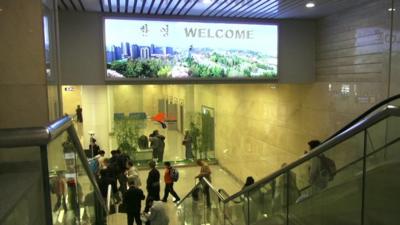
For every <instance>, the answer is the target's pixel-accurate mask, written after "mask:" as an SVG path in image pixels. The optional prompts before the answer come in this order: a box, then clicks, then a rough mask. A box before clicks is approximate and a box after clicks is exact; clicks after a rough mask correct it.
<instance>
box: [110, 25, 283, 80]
mask: <svg viewBox="0 0 400 225" xmlns="http://www.w3.org/2000/svg"><path fill="white" fill-rule="evenodd" d="M104 34H105V42H104V46H105V59H106V64H107V75H106V76H107V78H109V79H123V78H136V79H148V78H171V79H179V78H181V79H185V78H186V79H190V78H221V79H226V78H256V77H258V78H268V79H275V78H277V74H278V71H277V68H278V57H277V55H278V27H277V25H264V24H263V25H259V24H232V23H200V22H175V21H154V20H133V19H110V18H106V19H105V20H104Z"/></svg>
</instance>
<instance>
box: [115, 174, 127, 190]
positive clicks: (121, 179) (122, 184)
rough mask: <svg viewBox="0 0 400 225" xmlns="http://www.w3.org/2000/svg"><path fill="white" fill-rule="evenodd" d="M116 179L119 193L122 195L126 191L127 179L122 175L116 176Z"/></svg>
mask: <svg viewBox="0 0 400 225" xmlns="http://www.w3.org/2000/svg"><path fill="white" fill-rule="evenodd" d="M117 178H118V182H119V191H120V192H121V193H122V194H124V193H125V192H126V191H127V182H128V178H126V176H125V174H124V173H120V174H118V176H117Z"/></svg>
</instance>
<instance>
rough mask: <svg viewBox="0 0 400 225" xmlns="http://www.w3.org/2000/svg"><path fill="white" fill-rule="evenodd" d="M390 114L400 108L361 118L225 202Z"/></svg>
mask: <svg viewBox="0 0 400 225" xmlns="http://www.w3.org/2000/svg"><path fill="white" fill-rule="evenodd" d="M389 116H400V108H398V107H394V106H393V107H386V108H384V109H382V110H379V111H376V112H374V113H372V114H371V115H368V116H366V117H365V118H364V119H362V120H359V121H358V122H357V123H355V124H353V125H352V126H350V127H349V128H347V129H346V130H344V131H342V132H341V133H340V134H338V135H336V137H334V138H331V139H329V140H328V141H326V142H324V143H322V144H321V145H319V146H318V147H316V148H314V149H313V151H311V152H309V153H308V154H306V155H304V156H302V157H301V158H300V159H298V160H296V161H294V162H292V163H290V164H288V165H287V166H285V167H283V168H281V169H279V170H277V171H275V172H274V173H272V174H270V175H269V176H267V177H265V178H263V179H261V180H260V181H257V182H256V183H254V184H252V185H250V186H248V187H246V188H245V189H243V190H241V191H239V192H237V193H235V194H233V195H231V196H230V197H229V198H227V199H225V200H224V203H227V202H229V201H231V200H233V199H235V198H237V197H239V196H241V195H242V194H245V193H248V192H249V191H251V190H254V189H256V188H258V187H260V186H263V185H265V184H267V183H270V182H271V181H273V180H275V178H277V177H278V176H281V175H283V174H285V173H287V172H289V171H291V170H292V169H294V168H295V167H297V166H299V165H301V164H303V163H304V162H306V161H309V160H310V159H312V158H314V157H317V156H318V155H320V154H321V153H324V152H326V151H328V150H329V149H331V148H332V147H334V146H336V145H337V144H339V143H341V142H343V141H345V140H347V139H348V138H350V137H352V136H354V135H356V134H358V133H359V132H361V131H363V130H365V129H366V128H368V127H370V126H372V125H373V124H375V123H377V122H379V121H381V120H383V119H385V118H387V117H389Z"/></svg>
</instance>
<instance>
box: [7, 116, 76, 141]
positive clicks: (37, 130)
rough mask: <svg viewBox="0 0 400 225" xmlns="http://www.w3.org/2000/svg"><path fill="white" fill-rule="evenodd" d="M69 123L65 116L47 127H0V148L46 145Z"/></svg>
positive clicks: (69, 124)
mask: <svg viewBox="0 0 400 225" xmlns="http://www.w3.org/2000/svg"><path fill="white" fill-rule="evenodd" d="M71 124H72V121H71V119H70V118H69V117H68V116H65V117H62V118H60V119H58V120H56V121H54V122H52V123H51V124H50V125H48V126H47V127H29V128H12V129H0V148H9V147H26V146H37V145H40V146H42V145H47V144H48V143H49V142H50V141H51V140H53V139H55V138H56V137H58V135H60V134H61V133H62V132H63V131H65V130H66V129H67V128H68V127H69V126H71Z"/></svg>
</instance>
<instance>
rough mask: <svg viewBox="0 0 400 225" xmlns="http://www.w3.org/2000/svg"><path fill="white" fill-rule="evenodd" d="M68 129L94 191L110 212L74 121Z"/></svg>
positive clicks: (104, 207) (105, 210)
mask: <svg viewBox="0 0 400 225" xmlns="http://www.w3.org/2000/svg"><path fill="white" fill-rule="evenodd" d="M69 120H70V122H71V121H72V120H71V118H69ZM67 131H68V134H69V136H70V137H72V141H73V143H74V145H75V148H76V153H77V155H78V157H79V159H80V160H81V163H82V166H83V168H84V170H85V172H86V175H87V176H88V178H89V180H90V182H91V184H92V186H93V188H94V190H93V191H94V193H95V194H96V197H97V199H98V200H99V202H100V205H101V207H102V208H103V209H104V212H106V213H108V212H109V210H108V208H107V206H106V203H105V200H104V199H103V196H102V195H101V192H100V188H99V186H98V185H97V182H96V178H95V177H94V174H93V173H92V172H91V170H90V167H89V163H88V161H87V158H86V156H85V153H84V152H83V148H82V145H81V142H80V141H79V138H78V135H77V134H76V131H75V128H74V126H73V125H72V122H71V123H70V126H69V127H68V128H67Z"/></svg>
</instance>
